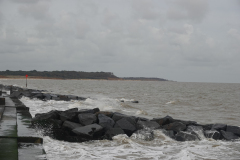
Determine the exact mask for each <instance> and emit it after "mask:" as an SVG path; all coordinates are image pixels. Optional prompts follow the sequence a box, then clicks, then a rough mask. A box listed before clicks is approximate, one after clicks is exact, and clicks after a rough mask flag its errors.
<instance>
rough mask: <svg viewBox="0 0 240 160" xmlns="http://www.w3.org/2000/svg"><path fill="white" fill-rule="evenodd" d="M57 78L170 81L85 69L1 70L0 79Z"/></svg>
mask: <svg viewBox="0 0 240 160" xmlns="http://www.w3.org/2000/svg"><path fill="white" fill-rule="evenodd" d="M25 75H28V78H29V79H56V80H119V81H169V80H167V79H163V78H156V77H117V76H115V75H114V74H113V73H112V72H83V71H78V72H77V71H36V70H32V71H21V70H20V71H10V70H6V71H0V79H25V78H26V77H25Z"/></svg>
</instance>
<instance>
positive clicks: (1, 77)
mask: <svg viewBox="0 0 240 160" xmlns="http://www.w3.org/2000/svg"><path fill="white" fill-rule="evenodd" d="M1 79H5V80H7V79H26V77H25V76H0V80H1ZM28 79H43V80H45V79H48V80H104V81H153V82H172V81H158V80H129V79H121V78H119V79H115V78H109V79H64V78H51V77H35V76H28Z"/></svg>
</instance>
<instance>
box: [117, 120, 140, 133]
mask: <svg viewBox="0 0 240 160" xmlns="http://www.w3.org/2000/svg"><path fill="white" fill-rule="evenodd" d="M114 128H121V129H122V130H123V131H124V132H125V133H126V134H127V135H128V136H129V137H130V136H131V135H132V134H133V132H134V131H135V130H136V129H137V128H136V127H135V126H134V125H133V124H132V123H131V122H129V119H128V118H122V119H120V120H118V121H117V122H116V123H115V125H114Z"/></svg>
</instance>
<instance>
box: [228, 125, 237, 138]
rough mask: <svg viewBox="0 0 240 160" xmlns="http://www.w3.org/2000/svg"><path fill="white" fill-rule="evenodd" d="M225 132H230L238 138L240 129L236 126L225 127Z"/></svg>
mask: <svg viewBox="0 0 240 160" xmlns="http://www.w3.org/2000/svg"><path fill="white" fill-rule="evenodd" d="M226 131H227V132H232V133H234V134H236V135H238V136H240V127H237V126H229V125H228V126H227V129H226Z"/></svg>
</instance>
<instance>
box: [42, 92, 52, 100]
mask: <svg viewBox="0 0 240 160" xmlns="http://www.w3.org/2000/svg"><path fill="white" fill-rule="evenodd" d="M43 98H44V99H45V100H50V99H51V98H52V96H51V95H50V94H49V93H44V94H43Z"/></svg>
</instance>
